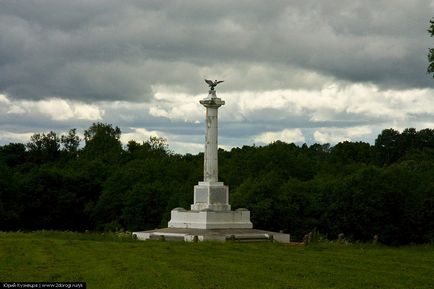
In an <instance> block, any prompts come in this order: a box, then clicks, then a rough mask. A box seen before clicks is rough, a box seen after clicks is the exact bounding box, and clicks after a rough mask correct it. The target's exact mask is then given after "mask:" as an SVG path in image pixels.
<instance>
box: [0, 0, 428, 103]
mask: <svg viewBox="0 0 434 289" xmlns="http://www.w3.org/2000/svg"><path fill="white" fill-rule="evenodd" d="M432 7H433V6H432V2H431V1H429V0H424V1H423V0H416V1H363V2H362V1H297V2H294V1H291V2H287V1H272V2H265V1H236V2H234V1H218V2H216V1H122V2H119V1H96V0H95V1H59V0H44V1H39V0H38V1H36V0H29V1H2V2H1V3H0V91H2V92H3V93H6V94H7V95H9V96H10V97H12V98H21V99H43V98H46V97H61V98H69V99H80V100H84V101H92V100H119V99H124V100H132V101H139V100H140V101H141V100H150V99H151V98H152V86H154V85H166V86H177V87H178V88H179V89H180V90H183V91H189V92H197V91H198V87H199V84H198V80H199V79H201V78H202V77H204V76H206V77H208V76H209V77H216V78H217V77H219V76H221V75H223V76H228V77H231V78H230V81H229V83H230V84H228V87H226V88H224V89H227V90H246V89H255V90H267V89H276V88H288V87H291V88H293V87H294V86H297V84H298V86H302V87H305V88H306V87H311V86H312V85H313V84H312V81H310V82H309V81H308V80H306V79H307V78H308V77H306V74H316V75H318V77H322V78H334V79H337V80H342V81H349V82H371V83H375V84H377V85H378V86H380V87H383V88H391V87H395V88H396V87H400V88H408V87H433V84H432V81H430V80H431V79H430V78H429V76H428V75H426V73H425V70H426V53H427V47H429V46H430V39H429V37H428V35H427V33H426V28H427V24H428V20H429V18H430V17H431V16H432V15H430V11H432ZM205 72H206V74H207V75H203V74H204V73H205ZM213 73H214V75H209V74H213ZM237 75H238V77H237ZM294 76H295V78H296V79H297V81H291V79H292V77H294ZM258 79H261V80H260V81H258ZM251 83H254V85H253V87H249V86H251ZM296 83H297V84H296ZM316 85H317V86H318V85H321V82H320V83H318V84H316ZM202 88H203V87H202V86H200V89H202Z"/></svg>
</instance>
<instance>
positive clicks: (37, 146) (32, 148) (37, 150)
mask: <svg viewBox="0 0 434 289" xmlns="http://www.w3.org/2000/svg"><path fill="white" fill-rule="evenodd" d="M26 146H27V149H28V150H29V153H30V159H31V160H32V161H33V162H35V163H38V164H41V163H44V162H49V161H54V160H56V158H57V157H58V156H59V155H60V138H59V137H58V136H57V134H56V133H55V132H53V131H50V132H49V133H47V134H45V133H43V134H40V133H35V134H34V135H32V136H31V138H30V142H29V143H27V145H26Z"/></svg>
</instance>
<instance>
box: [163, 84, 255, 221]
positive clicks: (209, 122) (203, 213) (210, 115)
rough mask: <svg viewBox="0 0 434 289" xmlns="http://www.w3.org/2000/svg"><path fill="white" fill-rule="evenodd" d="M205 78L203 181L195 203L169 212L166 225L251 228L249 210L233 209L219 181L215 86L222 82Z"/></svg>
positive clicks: (195, 196) (217, 105) (196, 192)
mask: <svg viewBox="0 0 434 289" xmlns="http://www.w3.org/2000/svg"><path fill="white" fill-rule="evenodd" d="M205 81H206V82H207V83H208V84H209V86H210V90H209V94H208V97H206V98H204V99H202V100H201V101H200V104H202V105H203V106H204V107H205V108H206V117H205V124H206V125H205V154H204V164H203V182H199V183H198V184H197V185H196V186H194V204H192V205H191V208H190V209H191V210H190V211H187V210H185V209H183V208H176V209H173V210H172V211H171V219H170V222H169V228H192V229H241V228H244V229H249V228H252V227H253V225H252V223H251V222H250V211H248V210H247V209H238V210H235V211H232V210H231V205H230V204H229V188H228V186H225V185H224V184H223V182H219V180H218V109H219V107H220V106H222V105H224V104H225V102H224V101H223V100H221V99H220V98H218V97H217V96H216V91H215V89H214V87H215V86H216V85H217V84H219V83H221V82H223V81H217V80H216V81H214V82H212V81H210V80H205Z"/></svg>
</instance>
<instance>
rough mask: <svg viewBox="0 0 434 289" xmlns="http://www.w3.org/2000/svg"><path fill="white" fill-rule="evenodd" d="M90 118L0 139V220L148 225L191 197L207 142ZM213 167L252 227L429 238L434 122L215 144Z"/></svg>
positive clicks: (1, 226)
mask: <svg viewBox="0 0 434 289" xmlns="http://www.w3.org/2000/svg"><path fill="white" fill-rule="evenodd" d="M120 136H121V131H120V129H119V128H118V127H113V126H112V125H110V124H104V123H95V124H93V125H92V126H91V127H90V128H89V129H88V130H86V131H85V132H84V144H83V145H80V141H81V140H80V139H79V137H78V135H77V133H76V130H75V129H72V130H70V131H69V133H68V134H67V135H61V136H59V135H57V134H56V133H54V132H50V133H48V134H34V135H33V136H32V137H31V139H30V141H29V143H27V144H21V143H10V144H7V145H4V146H1V147H0V230H2V231H9V230H24V231H27V230H39V229H56V230H76V231H84V230H144V229H153V228H156V227H165V226H167V222H168V220H169V218H170V210H171V209H173V208H175V207H184V208H189V206H190V204H191V203H192V202H193V186H194V185H195V184H197V182H198V181H200V180H202V177H203V176H202V169H203V154H197V155H191V154H186V155H179V154H174V153H172V152H170V151H169V150H168V145H167V143H166V141H165V140H164V139H161V138H156V137H152V138H150V139H149V141H146V142H143V143H137V142H135V141H130V142H129V143H128V144H127V145H126V146H122V144H121V142H120ZM219 166H220V169H219V172H220V179H221V180H222V181H224V182H225V183H226V184H227V185H229V189H230V203H231V205H232V207H233V208H234V209H236V208H239V207H246V208H248V209H250V210H251V214H252V222H253V223H254V226H255V227H256V228H262V229H269V230H276V231H280V230H283V231H284V232H289V233H290V234H291V235H292V236H293V239H300V238H302V236H304V234H306V233H307V232H310V231H312V230H316V231H318V232H320V233H321V234H323V235H324V236H326V237H327V238H330V239H334V238H337V236H338V235H339V234H344V235H345V238H348V239H350V240H359V241H370V240H372V239H373V237H374V236H377V237H378V239H379V240H380V241H381V242H382V243H385V244H408V243H426V242H433V241H434V130H433V129H423V130H420V131H417V130H415V129H412V128H409V129H405V130H404V131H402V132H398V131H396V130H393V129H386V130H383V132H382V133H381V134H380V135H379V136H378V137H377V139H376V140H375V144H374V145H371V144H369V143H363V142H347V141H345V142H341V143H338V144H336V145H335V146H330V145H327V144H325V145H320V144H314V145H311V146H308V145H306V144H304V145H302V146H296V145H295V144H288V143H284V142H281V141H276V142H273V143H271V144H269V145H267V146H243V147H242V148H233V149H232V150H231V151H224V150H219Z"/></svg>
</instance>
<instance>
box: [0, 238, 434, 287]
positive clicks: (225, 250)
mask: <svg viewBox="0 0 434 289" xmlns="http://www.w3.org/2000/svg"><path fill="white" fill-rule="evenodd" d="M0 281H85V282H87V286H88V287H87V288H125V289H128V288H287V289H290V288H345V289H349V288H393V289H398V288H406V289H409V288H434V247H433V246H428V245H427V246H408V247H400V248H390V247H382V246H374V245H366V244H365V245H361V244H351V245H342V244H335V243H320V244H315V245H310V246H308V247H294V246H288V245H280V244H273V243H249V244H247V243H207V242H205V243H182V242H159V241H146V242H143V241H136V240H132V239H127V238H120V237H117V236H116V235H101V234H79V233H69V232H35V233H0Z"/></svg>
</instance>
